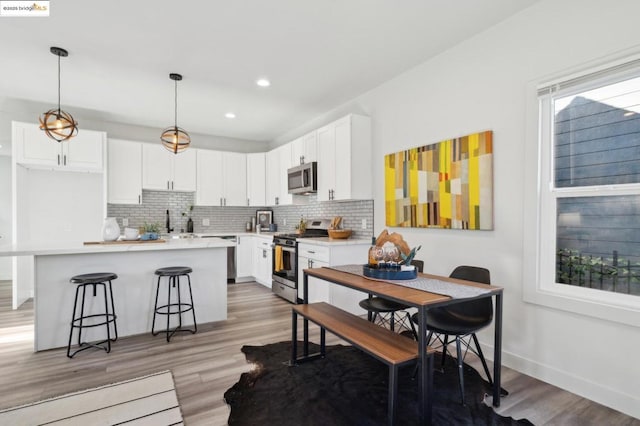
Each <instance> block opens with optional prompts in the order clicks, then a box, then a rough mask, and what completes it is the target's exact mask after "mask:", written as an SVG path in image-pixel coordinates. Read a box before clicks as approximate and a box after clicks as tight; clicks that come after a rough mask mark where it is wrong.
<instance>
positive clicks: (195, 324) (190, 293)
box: [187, 275, 198, 334]
mask: <svg viewBox="0 0 640 426" xmlns="http://www.w3.org/2000/svg"><path fill="white" fill-rule="evenodd" d="M187 281H188V282H189V298H190V299H191V314H192V316H193V331H192V332H191V334H196V333H197V332H198V323H197V322H196V305H195V304H194V303H193V292H192V291H191V276H190V275H187Z"/></svg>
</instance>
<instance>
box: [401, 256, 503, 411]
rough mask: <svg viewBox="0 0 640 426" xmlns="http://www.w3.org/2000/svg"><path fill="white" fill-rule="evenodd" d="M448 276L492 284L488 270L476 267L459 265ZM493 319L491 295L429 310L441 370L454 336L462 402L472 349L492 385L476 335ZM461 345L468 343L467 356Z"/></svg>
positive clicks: (428, 315)
mask: <svg viewBox="0 0 640 426" xmlns="http://www.w3.org/2000/svg"><path fill="white" fill-rule="evenodd" d="M449 277H450V278H457V279H461V280H466V281H474V282H478V283H483V284H491V278H490V274H489V270H488V269H485V268H479V267H476V266H458V267H457V268H455V269H454V270H453V272H452V273H451V275H449ZM412 320H413V322H414V323H416V324H417V323H418V314H414V315H413V316H412ZM491 321H493V303H492V301H491V298H489V297H483V298H481V299H476V300H470V301H468V302H460V303H455V304H452V305H447V306H442V307H439V308H433V309H429V310H428V312H427V330H426V331H427V333H428V334H427V345H428V344H429V343H430V342H431V338H432V337H433V335H434V333H435V334H436V338H437V339H438V340H440V342H441V343H442V361H441V368H442V369H444V363H445V359H446V355H447V345H448V344H449V336H453V337H455V340H456V352H457V353H456V355H457V358H458V380H459V384H460V397H461V399H462V405H464V403H465V402H464V376H463V365H464V356H466V354H467V352H468V351H469V350H470V351H471V352H473V353H475V354H476V355H477V356H478V357H479V358H480V361H481V362H482V367H483V368H484V372H485V373H486V375H487V379H488V380H489V384H490V385H493V382H492V380H491V375H490V374H489V368H488V367H487V361H486V360H485V359H484V355H483V353H482V349H481V348H480V344H479V343H478V338H477V337H476V332H478V331H479V330H481V329H483V328H484V327H486V326H488V325H489V324H491ZM421 332H424V331H421ZM467 336H470V338H469V339H468V340H467V341H465V340H464V338H465V337H467ZM471 340H473V342H474V343H475V347H476V350H474V349H473V348H472V347H471ZM461 344H464V345H465V352H464V356H463V355H462V346H461Z"/></svg>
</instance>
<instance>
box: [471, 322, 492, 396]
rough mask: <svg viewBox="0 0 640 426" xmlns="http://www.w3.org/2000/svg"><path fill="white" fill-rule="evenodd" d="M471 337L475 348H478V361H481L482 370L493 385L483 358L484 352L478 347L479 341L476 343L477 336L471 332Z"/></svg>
mask: <svg viewBox="0 0 640 426" xmlns="http://www.w3.org/2000/svg"><path fill="white" fill-rule="evenodd" d="M471 337H473V342H474V343H475V344H476V349H477V350H478V356H479V357H480V361H481V362H482V368H484V372H485V374H486V375H487V380H489V385H491V386H493V380H491V374H489V368H488V367H487V361H486V360H485V359H484V354H483V353H482V349H481V348H480V343H478V338H477V337H476V333H473V334H472V335H471Z"/></svg>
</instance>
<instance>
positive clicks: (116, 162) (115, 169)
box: [107, 139, 142, 204]
mask: <svg viewBox="0 0 640 426" xmlns="http://www.w3.org/2000/svg"><path fill="white" fill-rule="evenodd" d="M107 158H108V161H107V185H108V188H107V189H108V191H107V193H108V198H107V200H108V202H109V203H112V204H140V203H141V202H142V144H141V143H139V142H132V141H125V140H120V139H109V140H108V142H107Z"/></svg>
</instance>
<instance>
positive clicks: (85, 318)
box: [67, 272, 118, 358]
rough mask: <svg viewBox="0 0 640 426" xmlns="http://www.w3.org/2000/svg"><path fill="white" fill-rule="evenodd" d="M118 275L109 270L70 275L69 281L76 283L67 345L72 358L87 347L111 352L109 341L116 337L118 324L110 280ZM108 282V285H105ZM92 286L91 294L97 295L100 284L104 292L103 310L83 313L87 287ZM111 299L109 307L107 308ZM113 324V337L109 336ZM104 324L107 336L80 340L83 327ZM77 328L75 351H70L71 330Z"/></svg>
mask: <svg viewBox="0 0 640 426" xmlns="http://www.w3.org/2000/svg"><path fill="white" fill-rule="evenodd" d="M116 278H118V276H117V275H116V274H114V273H111V272H97V273H92V274H82V275H76V276H74V277H72V278H71V279H70V280H69V282H71V283H72V284H77V286H76V297H75V300H74V302H73V315H72V317H71V327H70V328H71V330H70V331H69V344H68V345H67V356H68V357H69V358H73V357H74V355H75V354H77V353H78V352H80V351H84V350H85V349H89V348H99V349H104V350H105V351H106V352H107V353H109V352H111V342H115V341H116V340H117V339H118V326H117V324H116V312H115V307H114V305H113V292H112V290H111V280H115V279H116ZM107 284H108V285H107ZM88 286H91V287H93V296H94V297H96V296H97V287H98V286H102V290H103V291H102V293H103V294H104V312H98V313H93V314H89V315H87V314H85V300H86V295H87V287H88ZM80 289H82V302H81V304H80V314H79V316H78V313H77V309H78V296H79V295H80ZM109 301H111V308H109ZM110 324H113V337H112V336H111V327H110ZM99 326H106V330H107V338H106V340H102V341H100V342H94V343H87V342H83V341H82V330H83V329H85V328H92V327H99ZM75 328H77V329H78V347H79V349H77V350H76V351H75V352H73V353H71V340H72V339H73V330H74V329H75Z"/></svg>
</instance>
